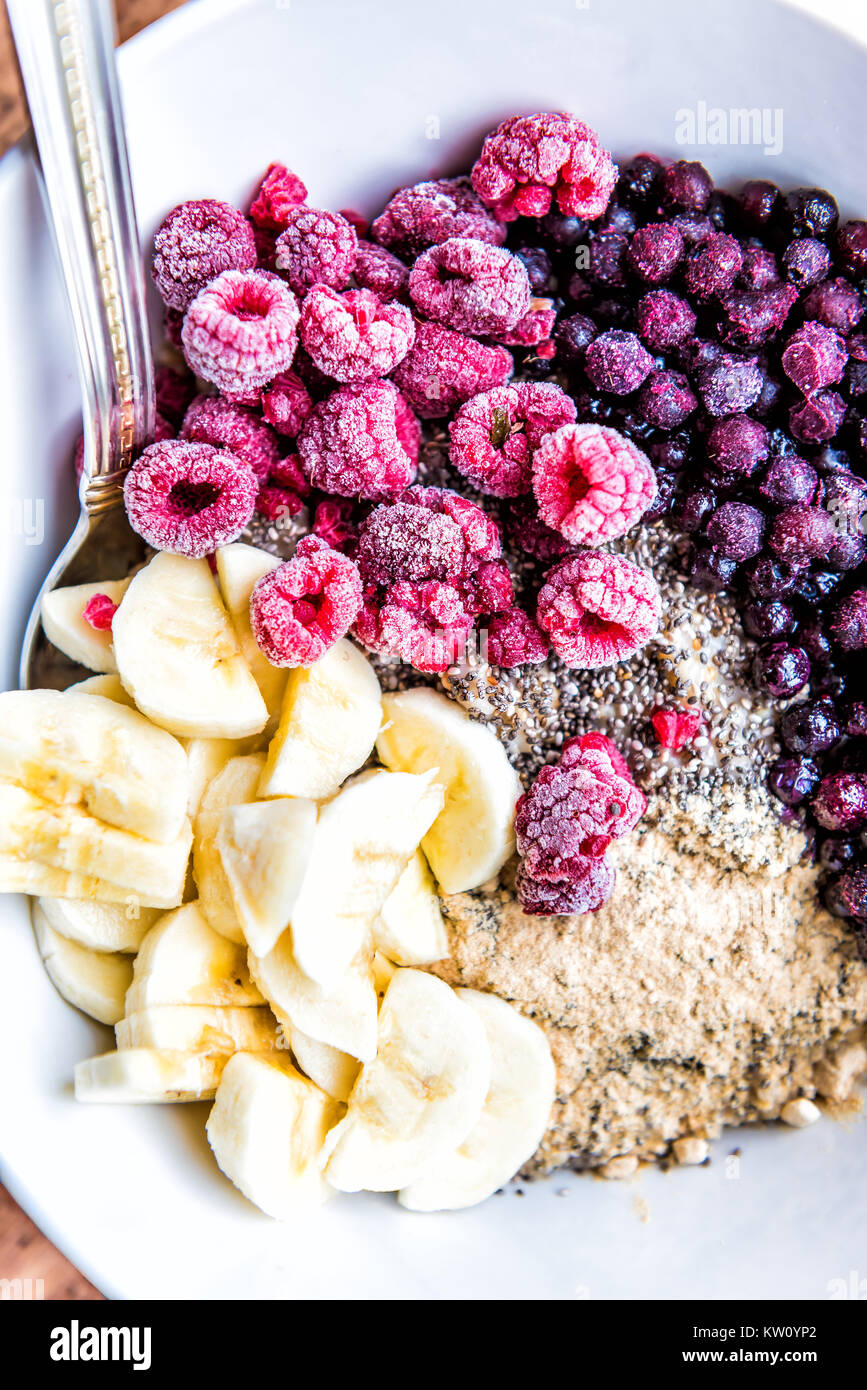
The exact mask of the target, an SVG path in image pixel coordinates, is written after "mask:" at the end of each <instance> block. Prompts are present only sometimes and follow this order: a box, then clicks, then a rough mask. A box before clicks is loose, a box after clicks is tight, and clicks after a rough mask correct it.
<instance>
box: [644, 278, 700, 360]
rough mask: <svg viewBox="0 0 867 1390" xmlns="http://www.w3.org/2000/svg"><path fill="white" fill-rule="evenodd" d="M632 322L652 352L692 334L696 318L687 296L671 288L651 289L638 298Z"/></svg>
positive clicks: (663, 349) (665, 348)
mask: <svg viewBox="0 0 867 1390" xmlns="http://www.w3.org/2000/svg"><path fill="white" fill-rule="evenodd" d="M635 322H636V324H637V326H638V332H639V335H640V337H641V338H642V339H643V340H644V342H645V343H646V344H647V346H648V347H649V348H651V349H652V351H653V352H667V351H668V350H669V349H670V348H674V347H679V346H680V344H681V343H683V342H686V340H687V339H688V338H691V337H692V335H693V334H694V332H695V324H696V318H695V314H694V312H693V310H692V309H691V308H690V306H689V305H688V304H687V302H686V300H685V299H681V298H680V296H679V295H676V294H672V292H671V290H651V291H650V293H649V294H646V295H644V297H643V298H642V299H640V300H639V301H638V304H637V305H636V309H635Z"/></svg>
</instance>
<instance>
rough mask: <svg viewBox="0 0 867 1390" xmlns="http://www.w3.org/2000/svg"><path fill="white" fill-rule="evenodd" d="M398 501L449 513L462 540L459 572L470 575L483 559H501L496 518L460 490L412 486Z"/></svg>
mask: <svg viewBox="0 0 867 1390" xmlns="http://www.w3.org/2000/svg"><path fill="white" fill-rule="evenodd" d="M400 500H401V502H410V503H412V505H414V506H416V507H426V508H427V509H428V511H432V512H435V513H437V514H438V515H445V516H448V517H450V518H451V519H452V521H454V522H456V523H457V525H458V526H459V527H460V529H461V533H462V535H463V540H464V555H463V563H462V565H461V570H460V573H461V574H464V575H467V574H472V573H473V571H474V570H477V569H478V567H479V565H481V564H483V563H484V562H485V561H487V560H498V559H499V558H500V555H501V554H502V549H503V547H502V541H501V538H500V528H499V526H498V525H497V523H496V521H494V519H493V517H490V516H488V513H487V512H486V511H484V510H483V509H482V508H481V507H477V506H476V504H475V502H471V501H470V500H469V498H467V497H462V496H461V494H460V493H459V492H453V491H452V490H451V488H446V487H411V488H408V489H407V491H406V492H405V493H404V494H403V496H402V497H401V499H400Z"/></svg>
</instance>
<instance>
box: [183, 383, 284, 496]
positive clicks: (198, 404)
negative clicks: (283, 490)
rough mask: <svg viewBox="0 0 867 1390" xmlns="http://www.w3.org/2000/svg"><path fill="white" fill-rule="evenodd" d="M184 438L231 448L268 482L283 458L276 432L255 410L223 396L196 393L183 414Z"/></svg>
mask: <svg viewBox="0 0 867 1390" xmlns="http://www.w3.org/2000/svg"><path fill="white" fill-rule="evenodd" d="M181 438H182V439H191V440H193V441H194V442H195V443H197V444H213V446H214V448H215V449H231V451H232V453H233V454H235V455H236V456H237V457H238V458H239V459H243V460H244V462H245V463H249V465H250V467H251V468H252V470H253V472H254V473H255V474H256V477H257V478H258V479H259V481H260V482H265V481H266V480H267V478H268V475H269V474H270V472H271V469H272V468H273V467H274V465H275V464H276V463H277V461H278V459H279V457H280V447H279V444H278V442H277V437H276V435H275V434H274V431H273V430H272V429H270V428H269V426H268V425H266V424H264V423H263V421H262V420H261V419H260V417H259V416H258V415H257V414H256V412H255V411H253V410H250V408H249V407H248V406H245V405H235V404H234V403H233V402H232V401H227V400H223V399H222V398H221V397H220V396H196V398H195V400H194V401H192V403H191V404H190V407H189V409H188V411H187V413H186V415H185V416H184V423H183V425H182V426H181Z"/></svg>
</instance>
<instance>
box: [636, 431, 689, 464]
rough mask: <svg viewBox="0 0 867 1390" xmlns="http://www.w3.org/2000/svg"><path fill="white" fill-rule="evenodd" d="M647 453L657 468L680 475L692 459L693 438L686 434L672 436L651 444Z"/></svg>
mask: <svg viewBox="0 0 867 1390" xmlns="http://www.w3.org/2000/svg"><path fill="white" fill-rule="evenodd" d="M647 452H648V454H649V456H650V458H651V460H652V462H653V464H654V466H655V467H657V468H661V469H663V470H664V471H667V472H670V473H679V472H680V471H681V469H683V468H686V466H687V464H688V463H689V462H690V460H691V458H692V436H691V435H689V434H688V433H686V432H683V433H682V434H670V435H668V436H667V437H666V438H664V439H659V440H657V441H656V442H655V443H653V444H651V445H650V448H649V449H648V451H647Z"/></svg>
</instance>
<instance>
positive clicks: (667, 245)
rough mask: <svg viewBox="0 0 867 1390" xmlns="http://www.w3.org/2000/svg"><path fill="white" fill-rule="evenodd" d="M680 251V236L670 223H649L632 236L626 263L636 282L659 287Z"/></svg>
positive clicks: (677, 263)
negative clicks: (633, 273)
mask: <svg viewBox="0 0 867 1390" xmlns="http://www.w3.org/2000/svg"><path fill="white" fill-rule="evenodd" d="M683 248H684V241H683V237H682V236H681V234H680V232H679V231H678V230H677V228H676V227H673V226H672V224H671V223H670V222H650V223H648V225H647V226H646V227H642V228H641V230H640V231H637V232H636V233H635V235H634V237H633V238H632V240H631V242H630V244H629V251H628V253H627V260H628V262H629V264H630V266H631V267H632V269H633V270H634V271H635V274H636V275H637V276H639V278H640V279H642V280H645V281H646V282H647V283H648V284H649V285H661V284H663V283H664V282H665V281H666V280H669V279H670V278H671V276H672V275H673V274H674V272H675V270H676V269H677V267H678V265H679V263H680V261H681V260H682V258H683Z"/></svg>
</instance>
